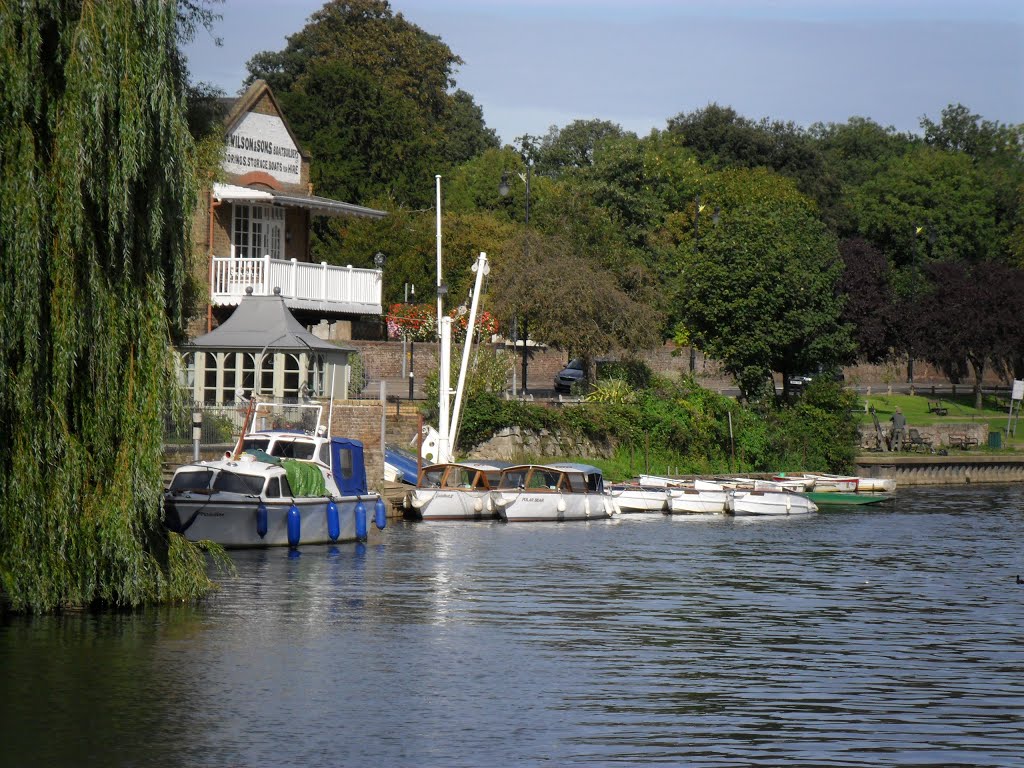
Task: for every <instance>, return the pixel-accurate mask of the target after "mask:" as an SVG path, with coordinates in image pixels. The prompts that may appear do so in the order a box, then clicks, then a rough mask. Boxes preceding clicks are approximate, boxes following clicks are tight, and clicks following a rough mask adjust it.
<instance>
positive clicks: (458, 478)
mask: <svg viewBox="0 0 1024 768" xmlns="http://www.w3.org/2000/svg"><path fill="white" fill-rule="evenodd" d="M475 474H476V470H475V469H469V468H467V467H449V468H448V474H447V475H445V478H444V484H445V486H446V487H447V488H472V487H473V476H474V475H475Z"/></svg>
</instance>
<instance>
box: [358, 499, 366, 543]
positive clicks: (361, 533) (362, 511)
mask: <svg viewBox="0 0 1024 768" xmlns="http://www.w3.org/2000/svg"><path fill="white" fill-rule="evenodd" d="M356 539H357V540H358V541H366V505H365V504H363V501H362V499H360V500H359V501H357V502H356Z"/></svg>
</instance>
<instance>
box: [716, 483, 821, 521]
mask: <svg viewBox="0 0 1024 768" xmlns="http://www.w3.org/2000/svg"><path fill="white" fill-rule="evenodd" d="M725 511H726V512H728V513H729V514H732V515H736V516H737V517H740V516H748V515H750V516H769V515H774V516H779V515H783V516H784V515H806V514H810V513H812V512H817V511H818V506H817V505H816V504H815V503H814V502H813V501H811V500H810V499H808V498H807V497H806V496H801V495H800V494H798V493H792V492H790V491H773V490H767V491H764V490H757V489H755V488H752V487H733V488H726V502H725Z"/></svg>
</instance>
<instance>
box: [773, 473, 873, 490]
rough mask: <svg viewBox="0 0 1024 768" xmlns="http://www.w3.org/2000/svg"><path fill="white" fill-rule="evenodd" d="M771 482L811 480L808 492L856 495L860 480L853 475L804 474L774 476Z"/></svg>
mask: <svg viewBox="0 0 1024 768" xmlns="http://www.w3.org/2000/svg"><path fill="white" fill-rule="evenodd" d="M772 479H773V480H778V481H785V480H794V479H803V480H813V481H814V485H813V487H812V488H807V489H806V490H808V491H811V490H813V491H816V492H819V493H825V492H828V491H839V492H841V493H856V492H857V489H858V488H859V486H860V478H859V477H856V476H853V475H827V474H821V473H817V472H804V473H803V474H800V475H776V476H775V477H774V478H772Z"/></svg>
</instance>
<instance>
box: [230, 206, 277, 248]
mask: <svg viewBox="0 0 1024 768" xmlns="http://www.w3.org/2000/svg"><path fill="white" fill-rule="evenodd" d="M233 211H234V223H233V226H232V234H233V237H232V242H233V243H234V245H235V257H236V258H239V259H250V258H252V259H255V258H259V257H261V256H268V255H269V256H270V257H271V258H273V259H280V258H281V255H282V253H283V243H284V209H283V208H277V207H275V206H272V205H239V204H238V203H236V204H235V205H234V207H233Z"/></svg>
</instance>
